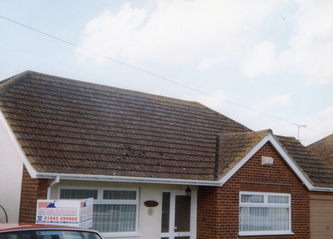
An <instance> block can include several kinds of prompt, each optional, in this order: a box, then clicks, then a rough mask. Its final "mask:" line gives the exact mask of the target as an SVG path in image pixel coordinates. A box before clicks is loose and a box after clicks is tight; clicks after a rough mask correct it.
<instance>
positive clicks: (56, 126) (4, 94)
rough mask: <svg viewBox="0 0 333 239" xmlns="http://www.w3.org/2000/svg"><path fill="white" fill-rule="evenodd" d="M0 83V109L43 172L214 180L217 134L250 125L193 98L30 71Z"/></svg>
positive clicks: (26, 150)
mask: <svg viewBox="0 0 333 239" xmlns="http://www.w3.org/2000/svg"><path fill="white" fill-rule="evenodd" d="M0 87H1V88H0V107H1V110H2V112H3V114H4V116H5V118H6V120H7V122H8V123H9V125H10V127H11V129H12V130H13V132H14V134H15V136H16V138H17V140H18V142H19V144H20V145H21V147H22V149H23V151H24V153H25V155H26V157H27V158H28V160H29V161H30V163H31V165H32V167H33V168H34V169H35V170H36V171H37V172H42V173H64V174H89V175H111V176H129V177H147V178H174V179H195V180H213V175H214V158H215V151H216V135H217V134H218V133H221V132H244V131H250V129H248V128H247V127H245V126H243V125H241V124H239V123H237V122H235V121H234V120H232V119H230V118H228V117H226V116H224V115H222V114H219V113H217V112H215V111H213V110H211V109H209V108H207V107H205V106H203V105H202V104H199V103H197V102H189V101H184V100H177V99H172V98H168V97H162V96H157V95H152V94H145V93H141V92H135V91H129V90H123V89H118V88H114V87H108V86H102V85H96V84H91V83H85V82H80V81H75V80H70V79H64V78H60V77H55V76H49V75H44V74H40V73H36V72H31V71H28V72H24V73H22V74H20V75H17V76H14V77H12V78H10V79H7V80H5V81H3V82H1V84H0Z"/></svg>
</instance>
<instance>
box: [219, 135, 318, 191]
mask: <svg viewBox="0 0 333 239" xmlns="http://www.w3.org/2000/svg"><path fill="white" fill-rule="evenodd" d="M268 141H269V142H270V143H271V144H272V145H273V147H274V148H275V149H276V151H277V152H278V153H279V154H280V156H281V157H282V158H283V159H284V160H285V161H286V162H287V164H288V165H289V166H290V167H291V169H292V170H293V171H294V173H295V174H296V175H297V176H298V177H299V179H300V180H301V181H302V182H303V183H304V184H305V186H306V187H307V188H308V189H309V190H313V189H314V186H313V185H312V183H311V182H310V180H309V179H308V178H307V176H305V174H304V173H303V172H302V171H301V170H300V169H299V167H298V166H297V165H296V164H295V163H294V161H293V160H292V159H291V157H290V156H289V155H288V154H287V153H286V151H285V150H284V149H283V147H282V146H281V145H280V144H279V143H278V141H277V139H276V138H275V137H274V136H273V135H272V134H271V133H268V134H267V135H266V136H265V137H264V138H263V139H262V140H261V141H260V142H259V143H258V144H257V145H256V146H255V147H254V148H253V149H252V150H251V151H250V152H249V153H248V154H247V155H246V156H245V157H244V158H243V159H241V160H240V161H239V162H238V163H237V164H236V165H235V166H234V167H233V168H232V169H231V170H230V171H229V172H228V173H227V174H226V175H225V176H224V177H222V178H221V179H220V180H219V182H220V183H221V184H222V185H223V184H225V183H226V182H227V181H228V180H229V179H230V178H231V177H232V176H233V175H234V174H235V173H236V172H237V171H238V170H239V169H240V168H241V167H242V166H243V165H244V164H245V163H246V162H247V161H248V160H249V159H250V158H251V157H252V156H253V155H254V154H255V153H256V152H258V151H259V149H260V148H261V147H263V146H264V145H265V144H266V143H267V142H268Z"/></svg>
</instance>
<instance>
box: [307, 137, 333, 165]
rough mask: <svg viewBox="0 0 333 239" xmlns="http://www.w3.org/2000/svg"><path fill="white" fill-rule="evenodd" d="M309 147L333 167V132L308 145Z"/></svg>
mask: <svg viewBox="0 0 333 239" xmlns="http://www.w3.org/2000/svg"><path fill="white" fill-rule="evenodd" d="M307 148H308V149H309V150H310V151H311V152H312V153H314V154H315V155H316V156H318V157H319V158H321V159H323V160H325V161H326V162H327V163H328V164H329V165H330V166H331V167H332V168H333V134H331V135H329V136H327V137H325V138H323V139H321V140H318V141H317V142H314V143H313V144H310V145H308V146H307Z"/></svg>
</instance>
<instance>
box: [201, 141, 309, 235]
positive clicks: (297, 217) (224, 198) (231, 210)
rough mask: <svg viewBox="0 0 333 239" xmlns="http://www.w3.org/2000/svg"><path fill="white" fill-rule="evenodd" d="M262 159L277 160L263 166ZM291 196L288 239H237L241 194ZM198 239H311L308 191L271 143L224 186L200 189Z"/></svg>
mask: <svg viewBox="0 0 333 239" xmlns="http://www.w3.org/2000/svg"><path fill="white" fill-rule="evenodd" d="M261 156H269V157H272V158H273V159H274V163H273V165H272V166H262V165H261ZM240 191H258V192H277V193H279V192H281V193H291V217H292V225H291V226H292V232H293V233H295V234H294V235H287V236H281V235H280V236H251V237H248V236H238V221H239V218H238V217H239V192H240ZM197 216H198V217H197V222H198V223H197V238H198V239H217V238H219V239H220V238H244V239H245V238H251V239H254V238H260V239H264V238H270V239H273V238H274V239H275V238H293V239H294V238H302V239H303V238H310V204H309V191H308V190H307V189H306V187H305V186H304V185H302V182H301V181H300V180H299V179H298V177H297V176H296V175H295V174H294V173H293V171H292V170H291V169H290V167H289V166H288V165H287V164H286V163H285V161H284V160H283V159H282V158H281V156H280V155H279V154H278V153H277V152H276V151H275V149H274V148H273V147H272V145H271V144H270V143H267V144H265V145H264V146H263V147H262V148H261V149H260V150H259V151H258V152H257V153H256V154H255V155H254V156H253V157H252V158H251V159H250V160H249V161H248V162H247V163H246V164H244V165H243V167H242V168H240V169H239V170H238V171H237V172H236V173H235V174H234V175H233V176H232V177H231V178H230V179H229V180H228V181H227V182H226V183H225V184H224V185H223V186H222V187H204V186H202V187H200V188H199V192H198V215H197Z"/></svg>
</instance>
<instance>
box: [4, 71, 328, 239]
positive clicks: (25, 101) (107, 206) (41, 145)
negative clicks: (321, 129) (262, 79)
mask: <svg viewBox="0 0 333 239" xmlns="http://www.w3.org/2000/svg"><path fill="white" fill-rule="evenodd" d="M0 109H1V111H0V121H1V123H0V204H1V205H2V206H3V207H4V208H5V209H6V211H7V213H8V216H9V221H10V222H22V223H32V222H34V221H35V215H36V200H37V199H80V198H91V197H92V198H94V223H93V227H94V228H95V229H97V230H99V231H100V232H102V234H103V235H104V237H105V238H120V237H121V238H126V239H140V238H142V239H143V238H144V239H157V238H161V239H175V238H177V239H194V238H198V239H217V238H310V233H312V232H310V196H311V195H312V194H314V195H319V196H320V195H329V196H332V194H333V171H332V170H331V168H329V167H328V165H327V164H326V163H325V162H324V161H322V160H317V159H315V158H314V156H312V155H311V154H310V153H309V151H308V150H307V149H306V148H305V147H304V146H302V145H301V144H300V143H299V142H298V141H297V140H295V139H294V138H290V137H283V136H276V135H274V134H273V132H272V131H271V130H263V131H258V132H254V131H252V130H250V129H249V128H247V127H245V126H244V125H241V124H240V123H238V122H235V121H234V120H232V119H230V118H228V117H226V116H224V115H222V114H220V113H217V112H215V111H213V110H211V109H209V108H207V107H205V106H204V105H201V104H199V103H196V102H189V101H183V100H177V99H171V98H167V97H162V96H157V95H151V94H145V93H140V92H135V91H129V90H122V89H118V88H113V87H108V86H102V85H96V84H91V83H85V82H80V81H75V80H70V79H64V78H60V77H56V76H50V75H44V74H40V73H36V72H31V71H28V72H24V73H22V74H20V75H17V76H14V77H11V78H9V79H7V80H4V81H2V82H0ZM326 231H328V232H329V233H331V234H330V235H332V229H331V228H329V229H328V230H326ZM327 235H328V234H327Z"/></svg>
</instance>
